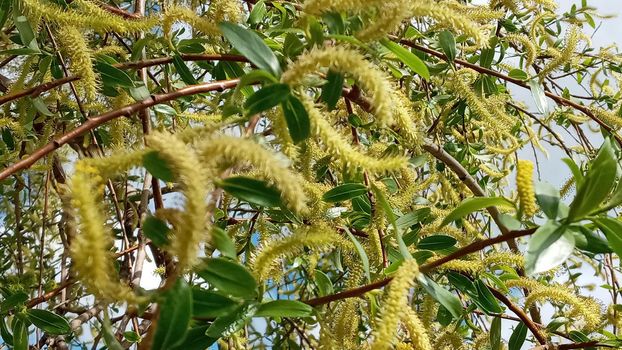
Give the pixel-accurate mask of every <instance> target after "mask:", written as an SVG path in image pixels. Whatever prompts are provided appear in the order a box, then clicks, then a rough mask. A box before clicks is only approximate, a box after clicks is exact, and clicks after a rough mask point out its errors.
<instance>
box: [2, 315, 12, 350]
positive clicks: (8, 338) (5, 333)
mask: <svg viewBox="0 0 622 350" xmlns="http://www.w3.org/2000/svg"><path fill="white" fill-rule="evenodd" d="M0 338H2V341H4V342H5V343H6V344H7V345H9V346H13V334H11V332H9V328H8V327H7V325H6V322H4V317H0Z"/></svg>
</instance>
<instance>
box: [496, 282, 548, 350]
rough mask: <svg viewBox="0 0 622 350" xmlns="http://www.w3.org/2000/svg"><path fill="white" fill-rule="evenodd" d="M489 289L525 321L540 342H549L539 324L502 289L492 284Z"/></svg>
mask: <svg viewBox="0 0 622 350" xmlns="http://www.w3.org/2000/svg"><path fill="white" fill-rule="evenodd" d="M488 289H490V291H491V292H492V294H493V295H494V296H495V298H497V299H499V301H501V302H502V303H503V304H505V306H507V307H508V309H510V310H512V312H514V314H516V316H518V318H520V319H521V321H523V323H524V324H525V326H527V328H529V330H530V331H531V333H532V334H533V335H534V336H535V337H536V339H537V340H538V343H540V344H542V345H544V344H546V343H547V341H546V337H545V336H544V335H543V334H542V333H541V332H540V329H538V326H537V325H536V324H535V323H534V322H533V321H532V320H531V319H530V318H529V316H527V314H526V313H525V312H524V311H523V310H522V309H521V308H519V307H518V306H516V305H515V304H514V303H513V302H512V301H511V300H510V299H508V297H506V296H505V295H504V294H503V293H501V292H500V291H498V290H496V289H494V288H491V287H490V286H489V287H488Z"/></svg>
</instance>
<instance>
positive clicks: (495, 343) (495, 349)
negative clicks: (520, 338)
mask: <svg viewBox="0 0 622 350" xmlns="http://www.w3.org/2000/svg"><path fill="white" fill-rule="evenodd" d="M490 350H501V318H500V317H495V318H493V319H492V322H491V323H490Z"/></svg>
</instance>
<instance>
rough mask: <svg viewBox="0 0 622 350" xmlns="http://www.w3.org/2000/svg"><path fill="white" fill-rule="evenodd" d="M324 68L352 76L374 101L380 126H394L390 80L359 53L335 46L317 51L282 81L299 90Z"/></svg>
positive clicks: (304, 57)
mask: <svg viewBox="0 0 622 350" xmlns="http://www.w3.org/2000/svg"><path fill="white" fill-rule="evenodd" d="M322 67H325V68H328V69H331V70H333V71H336V72H339V73H343V74H348V75H350V76H352V77H353V78H354V79H355V80H356V81H357V84H358V85H359V86H360V87H361V88H362V90H363V91H364V92H365V93H366V94H367V95H368V96H369V98H370V99H371V105H372V106H371V107H372V111H373V114H374V115H375V116H376V120H377V122H378V124H380V125H381V126H384V125H390V124H391V123H392V121H393V112H392V110H393V108H392V107H393V90H392V88H391V85H390V84H389V80H388V77H387V76H386V75H385V74H384V73H383V72H382V71H380V70H378V69H377V68H376V66H374V65H372V64H371V63H370V62H369V61H367V60H366V59H365V58H364V57H363V56H362V55H361V54H360V53H358V52H357V51H355V50H352V49H346V48H343V47H334V46H332V47H323V48H314V49H312V50H311V51H309V52H306V53H304V54H302V55H300V56H299V57H298V59H297V60H296V61H295V62H293V63H291V64H290V65H289V67H288V69H287V71H286V72H285V73H283V76H282V77H281V81H282V82H283V83H285V84H288V85H290V86H291V87H292V88H295V87H297V86H299V85H300V84H302V82H303V79H304V78H305V76H306V75H308V74H313V73H317V72H318V69H319V68H322Z"/></svg>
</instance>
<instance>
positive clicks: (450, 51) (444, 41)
mask: <svg viewBox="0 0 622 350" xmlns="http://www.w3.org/2000/svg"><path fill="white" fill-rule="evenodd" d="M438 44H439V45H440V46H441V50H443V53H444V54H445V56H446V57H447V61H448V62H450V63H452V62H453V61H454V60H455V59H456V39H455V38H454V35H453V34H452V33H451V32H450V31H448V30H444V31H442V32H440V33H439V34H438Z"/></svg>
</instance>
